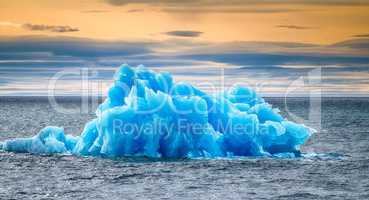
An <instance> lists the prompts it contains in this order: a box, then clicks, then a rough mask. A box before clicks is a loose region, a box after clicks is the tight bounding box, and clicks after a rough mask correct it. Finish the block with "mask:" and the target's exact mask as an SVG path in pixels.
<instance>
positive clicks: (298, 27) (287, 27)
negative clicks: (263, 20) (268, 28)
mask: <svg viewBox="0 0 369 200" xmlns="http://www.w3.org/2000/svg"><path fill="white" fill-rule="evenodd" d="M276 27H277V28H285V29H296V30H305V29H313V27H308V26H297V25H277V26H276Z"/></svg>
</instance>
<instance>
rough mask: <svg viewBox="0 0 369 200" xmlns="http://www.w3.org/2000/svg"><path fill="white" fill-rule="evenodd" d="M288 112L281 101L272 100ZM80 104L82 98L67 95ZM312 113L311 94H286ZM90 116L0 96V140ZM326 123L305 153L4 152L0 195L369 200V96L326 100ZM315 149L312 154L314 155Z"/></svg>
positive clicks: (67, 103) (68, 102)
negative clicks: (164, 156) (160, 156)
mask: <svg viewBox="0 0 369 200" xmlns="http://www.w3.org/2000/svg"><path fill="white" fill-rule="evenodd" d="M268 101H269V102H271V103H272V104H273V105H274V106H275V107H279V108H280V109H281V110H282V113H283V114H284V115H285V116H286V117H290V114H289V113H288V112H287V111H286V107H285V105H284V101H283V99H280V98H269V99H268ZM59 103H60V105H62V106H64V107H65V108H79V107H80V102H79V100H78V98H61V99H60V100H59ZM287 108H288V110H289V111H290V112H291V113H293V114H295V115H297V116H300V117H302V118H307V116H308V113H309V110H311V109H312V108H310V106H309V101H308V99H304V98H289V99H287ZM93 117H94V115H93V111H92V109H91V112H90V114H80V113H76V114H63V113H59V112H57V111H56V110H55V109H54V108H53V107H52V106H51V105H50V104H49V102H48V100H47V99H45V98H40V97H37V98H36V97H27V98H25V97H23V98H19V97H11V98H10V97H1V98H0V141H2V140H5V139H8V138H14V137H23V136H31V135H34V134H36V133H37V132H38V131H39V130H40V129H41V128H42V127H44V126H46V125H56V126H63V127H64V128H65V131H66V132H67V133H72V134H79V133H80V132H81V130H82V128H83V126H84V124H85V122H87V121H88V120H90V119H92V118H93ZM321 126H322V129H321V130H319V132H318V133H316V134H315V135H314V136H313V137H312V138H311V139H310V140H309V141H308V143H307V144H306V145H305V146H304V147H303V151H304V152H306V153H311V152H315V153H318V155H316V156H311V157H308V158H299V159H270V158H242V159H241V158H240V159H233V160H230V159H222V160H188V159H183V160H151V159H146V158H121V159H116V160H111V159H103V158H79V157H73V156H62V155H56V156H36V155H30V154H14V153H7V152H0V199H87V198H91V199H369V98H324V99H323V100H322V108H321ZM309 155H311V154H309Z"/></svg>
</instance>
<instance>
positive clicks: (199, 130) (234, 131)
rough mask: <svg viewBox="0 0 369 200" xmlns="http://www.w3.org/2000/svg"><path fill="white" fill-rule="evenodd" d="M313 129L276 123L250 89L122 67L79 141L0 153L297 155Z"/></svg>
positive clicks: (55, 130)
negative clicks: (214, 86)
mask: <svg viewBox="0 0 369 200" xmlns="http://www.w3.org/2000/svg"><path fill="white" fill-rule="evenodd" d="M312 133H313V129H310V128H308V127H306V126H304V125H300V124H296V123H294V122H291V121H287V120H286V119H284V118H283V117H282V116H281V115H280V114H279V113H278V110H277V109H274V108H272V106H271V105H270V104H268V103H266V102H265V101H264V99H263V98H261V97H260V96H258V95H257V94H256V93H255V91H254V90H252V89H250V88H247V87H241V86H234V87H232V88H231V89H229V90H228V91H224V92H221V93H219V94H207V93H205V92H203V91H201V90H199V89H198V88H196V87H194V86H192V85H191V84H188V83H183V82H180V83H175V82H174V81H173V78H172V76H171V75H170V74H169V73H166V72H162V73H155V72H153V71H152V70H150V69H148V68H145V67H144V66H138V67H136V68H131V67H130V66H128V65H127V64H124V65H122V66H121V67H120V68H119V69H118V70H117V72H116V73H115V76H114V84H113V85H112V86H111V87H110V89H109V92H108V94H107V98H106V99H105V101H104V102H103V103H102V104H100V105H99V107H98V109H97V110H96V118H95V119H94V120H92V121H90V122H88V123H87V124H86V125H85V128H84V130H83V132H82V133H81V135H80V136H72V135H66V134H65V133H64V130H63V128H59V127H52V126H49V127H46V128H44V129H42V130H41V131H40V132H39V133H38V134H37V135H36V136H34V137H31V138H17V139H11V140H6V141H4V142H2V143H0V149H2V150H5V151H12V152H29V153H34V154H53V153H69V154H74V155H80V156H104V157H117V156H147V157H155V158H158V157H166V158H184V157H185V158H197V157H210V158H214V157H232V156H274V157H297V156H300V146H301V145H302V144H304V142H305V141H306V140H307V139H308V138H309V137H310V136H311V135H312Z"/></svg>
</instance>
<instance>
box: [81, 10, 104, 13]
mask: <svg viewBox="0 0 369 200" xmlns="http://www.w3.org/2000/svg"><path fill="white" fill-rule="evenodd" d="M81 12H82V13H106V12H110V11H109V10H83V11H81Z"/></svg>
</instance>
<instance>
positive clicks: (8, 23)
mask: <svg viewBox="0 0 369 200" xmlns="http://www.w3.org/2000/svg"><path fill="white" fill-rule="evenodd" d="M0 26H8V27H14V28H19V27H21V26H22V25H21V24H17V23H13V22H7V21H0Z"/></svg>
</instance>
